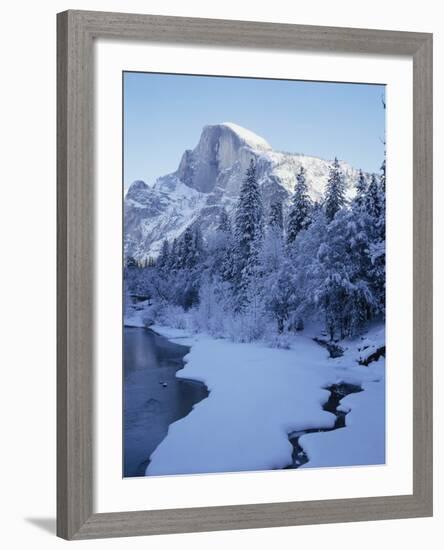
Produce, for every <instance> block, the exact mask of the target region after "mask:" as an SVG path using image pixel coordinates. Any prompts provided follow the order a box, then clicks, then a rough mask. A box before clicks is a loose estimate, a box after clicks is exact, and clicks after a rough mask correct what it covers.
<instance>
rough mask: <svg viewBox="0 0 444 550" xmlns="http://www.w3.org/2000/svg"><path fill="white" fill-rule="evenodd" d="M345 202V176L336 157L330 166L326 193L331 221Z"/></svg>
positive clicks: (326, 207)
mask: <svg viewBox="0 0 444 550" xmlns="http://www.w3.org/2000/svg"><path fill="white" fill-rule="evenodd" d="M345 202H346V201H345V183H344V177H343V175H342V172H341V169H340V167H339V161H338V159H337V158H335V160H334V162H333V164H332V166H331V168H330V175H329V177H328V183H327V189H326V194H325V214H326V216H327V220H328V221H329V222H331V221H332V220H333V218H334V217H335V215H336V213H337V212H339V210H341V208H343V207H344V206H345Z"/></svg>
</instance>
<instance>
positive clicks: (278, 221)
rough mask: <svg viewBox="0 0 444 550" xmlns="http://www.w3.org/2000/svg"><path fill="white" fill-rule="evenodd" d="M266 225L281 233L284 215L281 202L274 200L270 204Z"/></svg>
mask: <svg viewBox="0 0 444 550" xmlns="http://www.w3.org/2000/svg"><path fill="white" fill-rule="evenodd" d="M268 225H269V226H270V227H275V228H277V229H280V231H281V232H282V231H283V230H284V213H283V207H282V201H280V200H276V201H274V202H272V203H271V205H270V213H269V216H268Z"/></svg>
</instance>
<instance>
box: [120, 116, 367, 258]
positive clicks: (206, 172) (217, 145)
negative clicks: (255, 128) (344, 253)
mask: <svg viewBox="0 0 444 550" xmlns="http://www.w3.org/2000/svg"><path fill="white" fill-rule="evenodd" d="M251 158H253V159H254V160H255V162H256V169H257V176H258V182H259V185H260V187H261V190H262V196H263V199H264V202H265V205H266V206H268V205H269V204H270V202H271V201H273V200H275V199H277V198H282V199H283V200H284V201H288V199H289V197H290V196H291V194H292V192H293V189H294V185H295V180H296V174H297V172H298V171H299V169H300V168H301V166H303V167H304V168H305V170H306V178H307V183H308V186H309V192H310V195H311V196H312V198H313V199H319V198H320V197H321V196H322V194H323V192H324V189H325V185H326V183H327V179H328V174H329V167H330V161H328V160H323V159H320V158H316V157H309V156H304V155H301V154H292V153H283V152H278V151H274V150H273V149H272V147H271V145H269V144H268V143H267V142H266V141H265V139H263V138H262V137H260V136H257V135H256V134H254V133H253V132H252V131H250V130H247V129H245V128H242V127H240V126H238V125H237V124H234V123H232V122H225V123H222V124H215V125H209V126H205V127H204V128H203V130H202V134H201V136H200V139H199V143H198V144H197V145H196V147H195V148H194V149H192V150H186V151H185V152H184V153H183V155H182V159H181V161H180V163H179V166H178V169H177V170H176V172H174V173H172V174H167V175H166V176H162V177H160V178H158V179H157V180H156V181H155V182H154V184H153V185H145V184H144V182H141V181H136V182H134V183H133V184H132V185H131V186H130V188H129V190H128V192H127V195H126V197H125V205H124V222H125V229H124V231H125V238H124V249H125V254H126V256H132V257H134V258H136V259H139V260H142V259H145V258H147V257H149V256H156V255H157V254H158V252H159V249H160V245H161V242H162V240H163V239H165V238H167V239H168V240H172V239H174V238H175V237H177V236H179V235H180V234H181V233H182V232H183V231H184V230H185V229H186V227H187V226H189V225H190V224H193V223H199V224H201V226H202V229H203V233H204V236H205V233H206V232H208V231H210V230H211V229H212V228H214V225H215V223H216V222H217V218H218V214H219V212H220V209H221V206H224V207H226V208H227V210H228V211H231V210H232V208H233V206H234V205H235V204H236V201H237V198H238V195H239V190H240V186H241V183H242V180H243V179H244V176H245V172H246V169H247V167H248V165H249V163H250V159H251ZM340 165H341V169H342V171H343V173H344V176H345V180H346V183H347V186H348V188H349V192H350V193H351V192H352V187H353V184H354V182H355V180H356V179H357V175H358V171H357V170H356V169H354V168H352V167H351V166H350V165H349V164H347V163H346V162H340Z"/></svg>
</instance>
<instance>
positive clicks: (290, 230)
mask: <svg viewBox="0 0 444 550" xmlns="http://www.w3.org/2000/svg"><path fill="white" fill-rule="evenodd" d="M311 209H312V202H311V199H310V196H309V194H308V187H307V183H306V179H305V169H304V167H303V166H301V168H300V170H299V173H298V175H297V176H296V184H295V187H294V194H293V197H292V200H291V206H290V211H289V213H288V223H287V242H288V243H292V242H293V241H294V240H295V239H296V236H297V235H298V233H299V232H300V231H301V230H302V229H307V227H308V226H309V225H310V221H311Z"/></svg>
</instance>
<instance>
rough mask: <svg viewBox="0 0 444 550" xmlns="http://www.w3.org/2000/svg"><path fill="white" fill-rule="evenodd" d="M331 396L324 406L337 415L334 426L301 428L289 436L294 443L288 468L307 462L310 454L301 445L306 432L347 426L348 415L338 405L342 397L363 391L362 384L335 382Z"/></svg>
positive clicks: (327, 430)
mask: <svg viewBox="0 0 444 550" xmlns="http://www.w3.org/2000/svg"><path fill="white" fill-rule="evenodd" d="M325 389H326V390H329V392H330V397H329V398H328V401H327V402H326V403H325V404H324V406H323V407H322V408H323V409H324V411H328V412H331V413H332V414H334V415H335V416H336V422H335V425H334V426H333V428H321V429H309V430H301V431H299V432H293V433H291V434H290V435H289V436H288V439H289V440H290V443H291V444H292V445H293V453H292V458H293V462H292V464H290V466H287V468H288V469H292V468H299V467H300V466H302V465H303V464H307V462H308V456H307V455H306V454H305V452H304V450H303V448H302V447H301V446H300V445H299V438H300V437H301V436H303V435H304V434H309V433H314V432H331V431H332V430H338V429H340V428H345V417H346V415H347V413H346V412H344V411H338V406H339V403H340V401H341V399H342V398H344V397H345V396H346V395H349V394H351V393H358V392H360V391H362V388H361V387H360V386H355V385H354V384H346V383H341V384H333V385H332V386H329V387H328V388H325Z"/></svg>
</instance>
